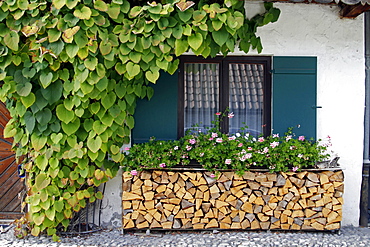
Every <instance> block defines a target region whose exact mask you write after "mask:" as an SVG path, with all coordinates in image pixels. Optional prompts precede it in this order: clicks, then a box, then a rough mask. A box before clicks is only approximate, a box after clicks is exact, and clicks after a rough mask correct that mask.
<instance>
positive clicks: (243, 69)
mask: <svg viewBox="0 0 370 247" xmlns="http://www.w3.org/2000/svg"><path fill="white" fill-rule="evenodd" d="M263 75H264V67H263V65H262V64H237V63H231V64H229V80H230V81H229V83H230V84H229V90H230V94H229V107H230V112H233V113H234V115H235V116H234V117H233V118H232V119H230V120H229V131H230V132H229V133H230V134H235V133H236V132H239V131H240V128H241V127H244V126H248V131H249V132H250V133H251V134H252V135H254V136H258V135H260V134H262V124H263V122H262V120H263V82H264V78H263Z"/></svg>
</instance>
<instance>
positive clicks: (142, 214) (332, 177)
mask: <svg viewBox="0 0 370 247" xmlns="http://www.w3.org/2000/svg"><path fill="white" fill-rule="evenodd" d="M343 179H344V177H343V172H342V171H320V172H316V171H315V172H311V171H302V172H297V173H293V172H291V173H283V172H281V173H268V172H245V173H244V175H243V176H241V177H240V176H238V175H236V174H235V173H233V172H221V173H220V174H219V175H218V178H212V175H211V173H209V172H182V171H181V172H175V171H165V170H153V171H143V172H139V173H138V174H137V175H136V176H132V175H131V174H130V173H124V175H123V194H122V200H123V227H124V228H125V229H264V230H267V229H293V230H335V229H339V228H340V221H341V219H342V205H343V198H342V194H343V189H344V184H343Z"/></svg>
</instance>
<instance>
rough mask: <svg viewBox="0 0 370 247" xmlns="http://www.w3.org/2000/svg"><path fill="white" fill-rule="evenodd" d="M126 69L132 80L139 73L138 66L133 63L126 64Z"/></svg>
mask: <svg viewBox="0 0 370 247" xmlns="http://www.w3.org/2000/svg"><path fill="white" fill-rule="evenodd" d="M126 69H127V73H128V76H129V77H130V78H134V77H135V76H136V75H138V74H139V73H140V66H139V65H138V64H134V63H133V62H128V63H127V65H126Z"/></svg>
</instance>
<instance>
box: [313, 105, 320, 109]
mask: <svg viewBox="0 0 370 247" xmlns="http://www.w3.org/2000/svg"><path fill="white" fill-rule="evenodd" d="M311 108H312V109H317V108H322V106H319V105H313V106H311Z"/></svg>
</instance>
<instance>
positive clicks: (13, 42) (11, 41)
mask: <svg viewBox="0 0 370 247" xmlns="http://www.w3.org/2000/svg"><path fill="white" fill-rule="evenodd" d="M4 43H5V45H6V46H7V47H9V48H10V49H12V50H13V51H18V43H19V35H18V33H17V32H15V31H10V32H9V33H7V34H6V35H5V36H4Z"/></svg>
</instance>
